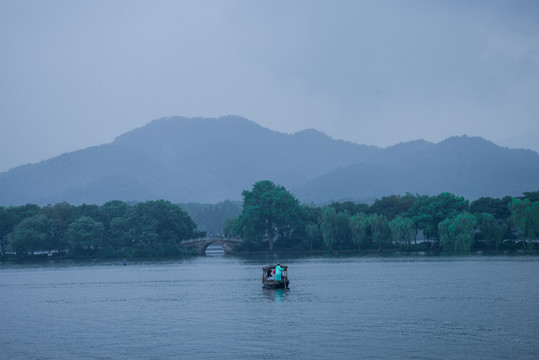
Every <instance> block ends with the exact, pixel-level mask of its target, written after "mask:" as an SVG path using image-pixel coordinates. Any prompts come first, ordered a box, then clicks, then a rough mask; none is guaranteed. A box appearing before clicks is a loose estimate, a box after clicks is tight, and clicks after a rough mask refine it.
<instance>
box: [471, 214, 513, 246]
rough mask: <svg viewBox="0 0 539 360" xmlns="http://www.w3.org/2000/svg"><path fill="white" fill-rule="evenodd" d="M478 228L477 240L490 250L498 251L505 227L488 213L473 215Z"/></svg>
mask: <svg viewBox="0 0 539 360" xmlns="http://www.w3.org/2000/svg"><path fill="white" fill-rule="evenodd" d="M474 216H475V217H476V219H477V226H478V228H479V234H478V237H479V240H482V241H484V242H486V245H487V247H488V248H490V249H498V248H499V247H500V244H501V243H502V241H503V237H504V234H505V232H506V231H507V225H506V224H505V223H504V222H500V221H497V220H496V218H495V217H494V215H492V214H489V213H479V214H474Z"/></svg>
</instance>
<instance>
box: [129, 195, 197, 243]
mask: <svg viewBox="0 0 539 360" xmlns="http://www.w3.org/2000/svg"><path fill="white" fill-rule="evenodd" d="M127 221H128V224H129V226H130V230H129V233H128V236H129V237H130V238H131V240H132V243H139V244H143V245H144V247H145V248H146V249H147V248H149V247H151V246H153V245H165V244H168V243H174V244H176V245H178V244H179V243H180V241H181V240H184V239H189V238H191V237H192V236H193V232H194V231H195V230H196V224H195V223H194V222H193V220H191V218H190V217H189V215H188V214H187V213H186V212H185V211H183V210H182V209H181V208H180V207H179V206H178V205H175V204H172V203H171V202H170V201H165V200H156V201H146V202H143V203H138V204H136V205H135V206H133V207H132V208H130V211H129V214H128V220H127Z"/></svg>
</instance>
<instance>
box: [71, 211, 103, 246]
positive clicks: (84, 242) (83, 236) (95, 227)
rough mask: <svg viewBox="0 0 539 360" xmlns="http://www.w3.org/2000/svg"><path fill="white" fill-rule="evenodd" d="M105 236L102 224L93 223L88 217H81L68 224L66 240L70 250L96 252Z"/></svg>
mask: <svg viewBox="0 0 539 360" xmlns="http://www.w3.org/2000/svg"><path fill="white" fill-rule="evenodd" d="M104 234H105V226H104V225H103V223H101V222H98V221H95V220H94V219H92V218H91V217H89V216H84V215H83V216H81V217H79V218H78V219H77V220H75V221H73V222H72V223H71V224H69V227H68V228H67V232H66V238H67V240H68V241H69V244H70V247H71V249H73V250H75V252H76V251H77V250H78V249H84V250H86V251H87V250H92V249H93V250H96V249H98V248H99V247H100V246H101V245H102V240H103V237H104Z"/></svg>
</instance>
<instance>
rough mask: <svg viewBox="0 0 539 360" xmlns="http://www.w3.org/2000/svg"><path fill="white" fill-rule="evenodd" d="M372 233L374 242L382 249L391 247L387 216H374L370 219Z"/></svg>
mask: <svg viewBox="0 0 539 360" xmlns="http://www.w3.org/2000/svg"><path fill="white" fill-rule="evenodd" d="M369 221H370V224H371V231H372V240H373V241H374V242H375V243H376V244H377V245H378V247H379V248H380V249H382V248H383V247H384V246H388V245H391V237H390V230H389V223H388V221H387V219H386V218H385V216H383V215H378V214H373V215H371V216H370V217H369Z"/></svg>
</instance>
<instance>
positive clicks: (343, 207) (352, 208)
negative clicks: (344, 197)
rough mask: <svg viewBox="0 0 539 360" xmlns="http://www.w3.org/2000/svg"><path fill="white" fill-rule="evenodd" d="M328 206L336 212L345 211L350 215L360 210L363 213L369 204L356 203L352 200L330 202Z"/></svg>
mask: <svg viewBox="0 0 539 360" xmlns="http://www.w3.org/2000/svg"><path fill="white" fill-rule="evenodd" d="M329 206H331V207H332V208H334V209H335V211H336V212H337V213H341V212H347V213H348V214H350V215H355V214H357V213H360V212H364V213H365V212H367V211H368V210H369V205H367V204H356V203H354V202H352V201H345V202H332V203H331V204H330V205H329Z"/></svg>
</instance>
